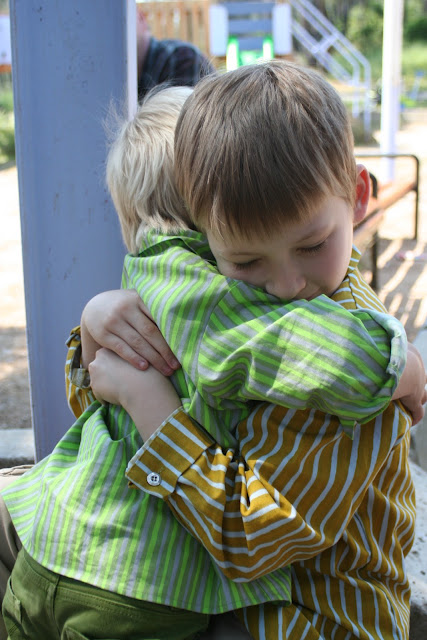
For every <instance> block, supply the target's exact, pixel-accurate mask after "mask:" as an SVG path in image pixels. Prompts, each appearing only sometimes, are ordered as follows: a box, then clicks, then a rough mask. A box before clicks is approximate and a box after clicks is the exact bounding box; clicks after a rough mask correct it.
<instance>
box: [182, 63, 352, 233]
mask: <svg viewBox="0 0 427 640" xmlns="http://www.w3.org/2000/svg"><path fill="white" fill-rule="evenodd" d="M175 136H176V137H175V172H176V182H177V185H178V189H179V192H180V193H181V195H182V197H183V199H184V200H185V201H186V203H187V205H188V207H189V211H190V215H191V218H192V220H193V222H194V223H195V224H196V226H197V227H199V228H200V229H202V230H204V231H207V230H212V231H215V232H217V233H220V234H222V233H224V232H227V233H232V234H235V233H238V234H243V235H245V236H250V235H252V234H253V233H262V234H265V233H271V232H274V230H275V229H277V227H278V225H280V224H283V222H284V221H296V220H302V219H304V217H305V216H307V214H309V213H310V210H311V209H312V208H313V206H315V205H316V204H318V202H319V201H320V200H321V198H322V197H324V196H327V195H336V196H339V197H343V198H344V199H346V200H347V201H349V202H351V203H352V204H353V202H354V199H355V186H356V165H355V160H354V154H353V136H352V131H351V126H350V121H349V118H348V115H347V111H346V109H345V106H344V104H343V102H342V100H341V98H340V97H339V96H338V94H337V93H336V91H335V90H334V89H333V88H332V87H331V85H330V84H328V83H327V82H326V81H325V80H324V79H323V78H322V77H321V76H320V75H319V74H318V73H316V72H314V71H312V70H309V69H305V68H302V67H300V66H298V65H296V64H293V63H290V62H287V61H279V60H273V61H269V62H263V63H260V64H255V65H249V66H246V67H241V68H239V69H237V70H235V71H230V72H228V73H226V74H224V75H222V76H213V77H209V76H208V77H207V78H204V79H202V80H201V81H200V82H199V83H198V84H197V85H196V87H195V89H194V92H193V94H192V96H191V97H190V98H189V99H188V101H187V102H186V104H185V106H184V108H183V110H182V112H181V116H180V118H179V120H178V124H177V128H176V134H175Z"/></svg>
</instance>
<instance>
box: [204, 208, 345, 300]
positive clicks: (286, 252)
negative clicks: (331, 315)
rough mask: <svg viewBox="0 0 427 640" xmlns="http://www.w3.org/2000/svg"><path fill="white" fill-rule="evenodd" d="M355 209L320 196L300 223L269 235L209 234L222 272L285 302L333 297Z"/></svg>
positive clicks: (340, 273) (343, 267)
mask: <svg viewBox="0 0 427 640" xmlns="http://www.w3.org/2000/svg"><path fill="white" fill-rule="evenodd" d="M353 213H354V211H353V209H352V207H351V206H350V205H349V204H348V203H347V202H345V201H344V200H343V199H342V198H338V197H335V196H332V197H328V198H326V199H324V200H323V201H322V202H321V204H320V205H319V206H318V207H315V209H314V210H313V212H312V214H311V215H310V217H309V218H308V220H305V221H304V222H297V223H289V224H285V225H284V226H283V227H281V228H280V229H278V230H277V233H274V235H271V236H267V237H258V238H257V237H254V238H252V239H250V240H248V239H245V238H236V237H232V238H231V239H229V240H227V239H224V238H219V237H218V236H217V235H215V236H214V235H213V234H212V233H211V232H208V234H207V237H208V241H209V245H210V248H211V251H212V253H213V254H214V256H215V258H216V260H217V264H218V269H219V270H220V272H221V273H222V274H224V275H225V276H228V277H230V278H234V279H236V280H243V281H244V282H248V283H249V284H252V285H254V286H256V287H260V288H262V289H264V290H265V291H267V292H268V293H270V294H272V295H275V296H277V297H278V298H281V299H283V300H301V299H305V300H311V299H312V298H315V297H317V296H319V295H321V294H322V293H323V294H326V295H328V296H329V295H331V294H332V293H333V292H334V291H335V290H336V289H337V288H338V287H339V285H340V284H341V282H342V280H343V279H344V277H345V274H346V272H347V268H348V265H349V260H350V257H351V252H352V242H353V222H354V221H353Z"/></svg>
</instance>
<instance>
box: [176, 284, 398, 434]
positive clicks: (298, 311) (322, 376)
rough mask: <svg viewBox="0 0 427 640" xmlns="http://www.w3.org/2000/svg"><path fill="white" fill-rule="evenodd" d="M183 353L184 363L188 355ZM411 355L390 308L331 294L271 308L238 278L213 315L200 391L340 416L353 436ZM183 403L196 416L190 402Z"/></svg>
mask: <svg viewBox="0 0 427 640" xmlns="http://www.w3.org/2000/svg"><path fill="white" fill-rule="evenodd" d="M245 300H246V302H244V301H245ZM263 310H264V311H265V313H264V315H263V314H262V311H263ZM251 316H252V317H251ZM230 317H232V318H235V319H236V322H235V325H234V326H227V321H226V319H228V318H230ZM239 317H240V324H239ZM250 317H251V319H248V318H250ZM181 355H182V357H183V360H182V362H183V365H184V362H185V358H188V357H189V354H188V352H187V353H186V354H184V353H182V354H181ZM406 355H407V341H406V333H405V330H404V328H403V326H402V325H401V323H400V322H399V321H398V320H396V319H395V318H393V317H391V316H389V315H387V314H385V313H381V312H379V311H375V310H368V309H357V308H356V309H345V308H343V307H341V306H340V305H339V304H338V303H336V302H334V301H333V300H331V299H329V298H327V297H326V296H320V297H319V298H316V299H315V300H312V301H305V300H302V301H298V302H295V303H289V304H287V305H285V306H281V307H280V308H279V309H275V310H273V311H271V308H270V305H269V303H267V304H266V305H263V304H262V301H260V300H259V298H258V297H254V295H253V290H251V288H250V287H248V286H247V285H245V283H238V284H237V285H236V287H233V288H232V289H231V290H230V291H229V292H228V293H227V294H226V295H225V296H224V297H223V298H222V299H221V300H220V301H219V303H218V305H217V307H216V308H215V310H214V311H213V312H212V314H211V315H210V318H209V322H208V323H207V326H206V330H205V332H204V335H203V339H202V340H201V342H200V349H199V353H198V358H197V389H198V390H199V391H200V390H201V394H202V396H203V398H204V400H205V401H206V402H210V403H211V404H212V405H213V406H214V408H216V409H225V408H227V402H228V400H229V399H230V398H235V399H238V398H240V399H244V400H246V401H249V400H258V401H268V402H272V403H274V404H278V405H280V406H282V407H287V408H291V409H306V408H314V409H319V410H320V411H323V412H325V413H330V414H332V415H335V416H338V418H339V419H340V422H341V424H342V425H343V426H344V427H345V429H346V430H347V432H348V433H349V434H350V435H351V434H352V429H353V427H354V426H355V424H356V423H360V424H364V423H366V422H368V421H369V420H371V419H372V418H374V417H375V416H376V415H378V414H380V413H381V412H382V411H384V409H385V408H386V407H387V406H388V404H389V403H390V401H391V397H392V395H393V393H394V390H395V388H396V386H397V384H398V382H399V380H400V377H401V375H402V372H403V369H404V367H405V364H406ZM195 400H197V396H195V397H194V400H193V402H194V401H195ZM185 408H186V410H188V411H189V413H190V415H193V414H192V404H191V403H190V404H189V406H188V407H187V406H186V407H185Z"/></svg>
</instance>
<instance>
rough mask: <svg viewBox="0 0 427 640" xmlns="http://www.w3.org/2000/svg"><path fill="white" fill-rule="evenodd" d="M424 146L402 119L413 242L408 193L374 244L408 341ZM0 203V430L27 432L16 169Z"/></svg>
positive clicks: (415, 117)
mask: <svg viewBox="0 0 427 640" xmlns="http://www.w3.org/2000/svg"><path fill="white" fill-rule="evenodd" d="M426 141H427V110H423V111H422V110H417V111H412V112H411V113H408V114H406V115H405V122H404V124H403V126H402V129H401V131H400V132H399V134H398V147H399V151H401V152H406V153H414V154H416V155H418V156H419V158H420V159H421V162H422V164H421V168H422V170H421V174H422V175H421V186H420V193H421V202H420V228H419V239H418V242H415V240H412V239H410V238H412V235H413V218H414V216H413V210H414V204H413V202H414V198H413V195H412V194H411V195H408V196H407V197H406V198H405V199H404V200H402V201H401V202H400V203H399V204H398V205H395V206H394V207H393V208H391V209H390V210H389V211H388V212H387V215H386V218H385V222H384V225H383V228H382V231H381V243H380V257H379V266H380V274H379V286H380V290H379V295H380V297H381V299H382V300H383V302H384V303H385V305H386V306H387V308H388V310H389V311H390V313H392V314H394V315H395V316H396V317H398V318H399V319H400V320H401V321H402V322H403V324H404V325H405V327H406V330H407V333H408V337H409V339H410V340H413V339H414V338H415V336H416V335H417V333H418V331H419V330H420V328H421V327H422V326H424V324H425V323H426V319H427V258H426V257H425V256H426V254H427V144H426ZM360 151H362V149H360ZM370 151H373V149H372V148H371V149H370ZM369 168H370V169H372V171H374V173H375V172H379V171H380V167H379V166H378V165H377V164H376V163H375V162H373V161H370V162H369ZM397 171H398V173H399V174H403V173H405V172H407V171H410V166H409V164H408V163H407V162H403V161H402V164H400V165H399V166H398V167H397ZM0 202H1V217H2V233H1V238H0V429H7V428H14V429H16V428H28V427H30V426H31V414H30V399H29V385H28V366H27V348H26V339H25V302H24V285H23V272H22V258H21V241H20V221H19V198H18V184H17V172H16V168H9V169H4V170H3V171H0ZM401 251H403V252H412V254H407V259H405V260H403V261H402V260H399V259H398V258H397V257H396V256H397V254H398V253H399V252H401ZM423 254H424V257H423ZM420 256H421V259H420V258H419V257H420ZM414 257H415V258H418V259H414ZM363 269H364V271H366V273H367V274H368V272H369V259H368V257H366V258H365V259H364V261H363ZM64 357H65V353H64Z"/></svg>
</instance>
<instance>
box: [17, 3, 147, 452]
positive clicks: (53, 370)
mask: <svg viewBox="0 0 427 640" xmlns="http://www.w3.org/2000/svg"><path fill="white" fill-rule="evenodd" d="M10 13H11V33H12V74H13V86H14V109H15V135H16V154H17V167H18V180H19V197H20V209H21V229H22V249H23V262H24V283H25V304H26V314H27V339H28V352H29V367H30V385H31V405H32V417H33V427H34V431H35V443H36V457H37V459H40V458H41V457H43V456H45V455H46V454H48V453H49V452H50V451H51V449H52V447H53V446H54V445H55V443H56V442H57V440H58V439H59V438H60V436H61V435H62V434H63V433H64V431H65V430H66V429H67V428H68V427H69V426H70V425H71V424H72V421H73V417H72V415H71V414H70V411H69V409H68V407H67V404H66V399H65V393H64V373H63V371H64V361H65V354H66V347H65V344H64V343H65V340H66V338H67V335H68V333H69V330H70V328H71V327H72V326H73V325H74V324H79V322H80V315H81V311H82V308H83V306H84V305H85V303H86V302H87V300H88V299H89V298H91V297H92V296H93V295H95V294H96V293H98V292H100V291H103V290H106V289H111V288H117V287H119V286H120V274H121V269H122V261H123V256H124V246H123V243H122V241H121V236H120V230H119V225H118V220H117V216H116V213H115V211H114V208H113V206H112V203H111V201H110V198H109V195H108V193H107V189H106V186H105V180H104V162H105V155H106V142H105V132H104V128H103V120H104V118H105V116H106V114H107V109H108V105H109V103H110V101H111V100H112V99H113V100H117V101H119V102H120V104H121V105H123V104H125V105H128V108H129V106H130V100H136V42H135V41H133V42H131V43H130V44H129V45H128V37H127V33H128V30H130V32H131V30H132V29H133V30H134V31H135V0H126V1H125V2H117V0H90V2H87V0H73V1H72V2H64V1H63V0H11V4H10ZM132 20H133V27H132ZM129 23H131V24H130V25H129ZM128 46H130V47H132V50H128ZM132 68H133V70H132ZM132 84H134V85H135V87H134V88H133V87H132V86H131V85H132ZM132 96H133V97H132Z"/></svg>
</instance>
